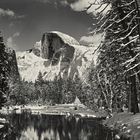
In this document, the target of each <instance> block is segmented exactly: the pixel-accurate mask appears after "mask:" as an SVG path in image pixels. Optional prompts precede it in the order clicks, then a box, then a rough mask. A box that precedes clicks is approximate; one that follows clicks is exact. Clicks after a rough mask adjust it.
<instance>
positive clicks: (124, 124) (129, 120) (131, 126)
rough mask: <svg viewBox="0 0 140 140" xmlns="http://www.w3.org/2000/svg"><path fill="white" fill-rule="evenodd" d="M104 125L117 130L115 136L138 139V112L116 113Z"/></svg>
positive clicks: (139, 114)
mask: <svg viewBox="0 0 140 140" xmlns="http://www.w3.org/2000/svg"><path fill="white" fill-rule="evenodd" d="M105 125H107V126H108V127H109V128H111V129H112V130H117V132H118V133H117V134H116V138H118V139H132V140H140V113H137V114H135V115H134V114H132V113H116V114H114V115H113V117H112V118H109V119H108V120H107V121H106V122H105Z"/></svg>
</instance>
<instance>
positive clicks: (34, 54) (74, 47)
mask: <svg viewBox="0 0 140 140" xmlns="http://www.w3.org/2000/svg"><path fill="white" fill-rule="evenodd" d="M94 50H95V48H93V47H87V46H82V45H80V44H79V42H78V41H77V40H76V39H74V38H73V37H71V36H69V35H66V34H64V33H61V32H57V31H52V32H48V33H44V34H43V36H42V39H41V41H39V42H36V43H35V45H34V47H33V48H31V49H29V50H27V51H25V52H17V54H16V56H17V62H18V68H19V72H20V75H21V77H22V79H24V80H25V81H32V82H35V80H36V79H37V76H38V74H39V72H41V73H42V75H43V78H44V79H45V80H54V78H55V76H58V75H61V77H62V78H68V77H70V78H74V77H75V75H78V76H79V78H81V79H85V77H86V76H87V74H88V72H87V70H88V68H89V67H90V65H91V63H92V62H93V59H94V55H93V52H94Z"/></svg>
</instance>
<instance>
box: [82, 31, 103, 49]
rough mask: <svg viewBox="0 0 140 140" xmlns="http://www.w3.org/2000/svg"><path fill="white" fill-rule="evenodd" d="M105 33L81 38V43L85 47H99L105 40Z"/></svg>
mask: <svg viewBox="0 0 140 140" xmlns="http://www.w3.org/2000/svg"><path fill="white" fill-rule="evenodd" d="M103 39H104V38H103V33H98V34H95V35H92V36H82V37H81V38H80V42H81V43H82V44H84V45H89V46H95V47H97V46H99V45H100V43H101V41H102V40H103Z"/></svg>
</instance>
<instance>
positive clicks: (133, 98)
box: [128, 75, 139, 114]
mask: <svg viewBox="0 0 140 140" xmlns="http://www.w3.org/2000/svg"><path fill="white" fill-rule="evenodd" d="M129 81H130V89H131V92H130V94H129V101H128V102H129V105H128V109H129V112H133V113H134V114H136V113H137V112H139V108H138V99H137V87H136V76H135V75H134V76H131V77H130V79H129Z"/></svg>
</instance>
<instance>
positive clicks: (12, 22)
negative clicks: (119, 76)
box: [0, 0, 94, 51]
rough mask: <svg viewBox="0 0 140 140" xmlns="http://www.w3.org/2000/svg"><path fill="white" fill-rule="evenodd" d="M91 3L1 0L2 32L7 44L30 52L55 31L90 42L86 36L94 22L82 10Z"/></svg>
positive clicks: (82, 1)
mask: <svg viewBox="0 0 140 140" xmlns="http://www.w3.org/2000/svg"><path fill="white" fill-rule="evenodd" d="M88 1H93V0H0V30H1V31H2V33H3V34H4V40H5V43H6V44H7V46H9V47H12V48H14V49H16V50H20V51H22V50H27V49H29V48H32V47H33V45H34V44H35V42H36V41H39V40H40V39H41V36H42V34H43V33H44V32H49V31H54V30H55V31H56V30H57V31H60V32H63V33H67V34H69V35H71V36H73V37H74V38H76V39H77V40H78V41H79V40H80V39H82V40H86V39H87V41H89V40H88V39H89V38H88V37H86V36H87V33H88V29H89V27H91V26H92V23H93V22H94V20H93V18H92V16H91V15H89V14H87V12H85V11H83V9H84V7H85V5H86V4H87V2H88ZM88 4H89V3H88ZM87 6H88V5H87Z"/></svg>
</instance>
